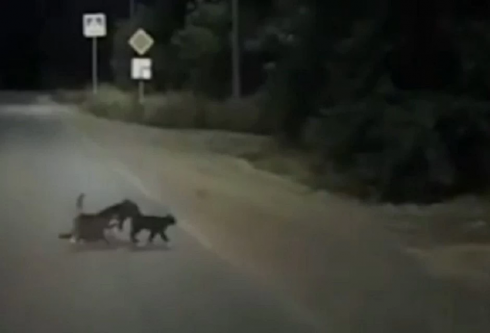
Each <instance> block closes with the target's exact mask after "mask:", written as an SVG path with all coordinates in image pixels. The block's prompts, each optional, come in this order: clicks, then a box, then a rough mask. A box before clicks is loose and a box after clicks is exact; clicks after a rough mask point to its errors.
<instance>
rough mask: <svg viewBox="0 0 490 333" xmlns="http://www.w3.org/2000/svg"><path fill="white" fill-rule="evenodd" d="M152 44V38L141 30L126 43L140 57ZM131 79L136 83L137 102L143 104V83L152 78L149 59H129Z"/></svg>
mask: <svg viewBox="0 0 490 333" xmlns="http://www.w3.org/2000/svg"><path fill="white" fill-rule="evenodd" d="M154 42H155V41H154V40H153V38H152V37H151V36H150V35H149V34H148V33H147V32H146V31H145V30H143V29H138V30H137V31H136V32H135V33H134V34H133V35H132V36H131V38H130V39H129V41H128V43H129V45H130V46H131V48H132V49H133V50H134V51H135V52H136V53H138V54H139V55H140V56H142V55H144V54H145V53H147V52H148V51H149V50H150V49H151V47H152V46H153V44H154ZM131 78H132V79H133V80H137V81H138V102H139V103H140V104H143V103H144V99H145V81H148V80H151V78H152V61H151V58H139V57H137V58H133V59H131Z"/></svg>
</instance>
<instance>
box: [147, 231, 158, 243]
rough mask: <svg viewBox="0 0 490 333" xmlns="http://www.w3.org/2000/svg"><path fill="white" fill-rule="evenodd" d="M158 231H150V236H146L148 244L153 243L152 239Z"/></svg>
mask: <svg viewBox="0 0 490 333" xmlns="http://www.w3.org/2000/svg"><path fill="white" fill-rule="evenodd" d="M157 233H158V231H155V230H152V231H151V232H150V236H148V243H153V239H154V238H155V236H156V235H157Z"/></svg>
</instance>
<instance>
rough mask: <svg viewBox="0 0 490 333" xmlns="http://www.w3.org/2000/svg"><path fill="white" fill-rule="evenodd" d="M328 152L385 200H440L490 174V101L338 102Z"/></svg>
mask: <svg viewBox="0 0 490 333" xmlns="http://www.w3.org/2000/svg"><path fill="white" fill-rule="evenodd" d="M324 124H325V136H326V137H325V142H327V145H326V147H325V148H326V151H327V152H328V156H329V159H330V160H331V161H332V163H333V164H334V166H335V167H336V169H337V170H341V171H342V173H344V174H348V175H349V177H351V178H352V179H354V180H356V181H358V182H360V183H361V184H363V185H364V186H368V187H370V188H372V189H374V193H375V194H376V196H377V197H378V198H379V199H381V200H393V201H398V202H400V201H422V202H430V201H435V200H439V199H441V198H443V197H446V196H448V195H452V194H455V193H460V192H463V191H469V190H483V189H484V188H485V187H486V186H487V185H488V181H489V180H490V178H489V177H490V131H489V129H490V104H488V103H477V102H475V101H473V100H466V99H463V98H460V99H459V98H451V97H446V96H434V95H431V96H428V95H425V96H423V95H420V94H419V95H415V94H397V95H391V96H382V95H380V96H377V97H371V98H369V99H366V100H364V101H363V102H359V103H356V104H353V105H348V106H344V107H342V108H337V109H333V110H332V112H330V114H328V115H327V118H326V119H325V120H324Z"/></svg>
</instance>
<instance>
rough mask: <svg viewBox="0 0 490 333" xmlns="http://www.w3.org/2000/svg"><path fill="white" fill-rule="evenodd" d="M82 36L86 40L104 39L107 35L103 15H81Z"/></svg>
mask: <svg viewBox="0 0 490 333" xmlns="http://www.w3.org/2000/svg"><path fill="white" fill-rule="evenodd" d="M83 35H84V36H85V37H87V38H98V37H105V36H106V35H107V21H106V16H105V14H104V13H94V14H83Z"/></svg>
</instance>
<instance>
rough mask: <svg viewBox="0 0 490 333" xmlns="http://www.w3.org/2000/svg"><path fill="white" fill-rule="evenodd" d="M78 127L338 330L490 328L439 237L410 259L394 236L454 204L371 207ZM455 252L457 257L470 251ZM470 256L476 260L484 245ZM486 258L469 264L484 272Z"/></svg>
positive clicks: (143, 135) (214, 159)
mask: <svg viewBox="0 0 490 333" xmlns="http://www.w3.org/2000/svg"><path fill="white" fill-rule="evenodd" d="M75 124H76V125H77V126H79V128H80V129H82V130H83V131H84V132H85V133H86V134H87V135H89V136H90V137H91V138H92V139H93V140H95V141H96V142H98V143H99V144H100V145H101V146H102V147H104V148H105V150H106V151H107V152H108V153H110V154H111V155H113V156H114V157H115V158H117V159H118V160H120V161H121V162H122V163H124V164H125V165H126V166H127V167H128V168H129V169H130V170H131V172H132V173H133V174H135V175H138V176H139V177H140V178H141V179H142V180H143V181H144V183H145V184H146V185H147V186H148V187H149V188H150V189H151V191H152V193H157V194H158V196H159V198H160V199H161V200H162V202H164V203H165V204H167V205H170V206H171V207H172V208H173V209H174V210H175V212H176V214H177V216H178V217H179V218H181V219H183V220H185V221H188V222H189V223H191V224H193V225H195V226H196V227H197V228H198V229H199V230H201V231H202V232H204V233H205V234H206V235H207V236H208V237H209V238H210V240H211V241H212V243H213V246H214V247H215V250H216V251H218V252H219V253H221V254H222V255H224V256H225V257H226V258H227V259H229V260H230V261H231V262H233V263H234V264H235V265H237V266H239V267H241V268H242V269H243V270H244V271H247V272H251V273H252V274H254V275H255V276H257V277H260V278H262V279H264V280H265V281H267V282H268V283H269V284H270V285H271V286H276V287H277V288H278V289H280V290H281V291H282V292H283V293H284V294H287V295H290V296H291V297H292V298H294V299H295V300H296V301H297V302H298V303H300V304H302V305H304V306H305V307H306V308H308V309H309V310H311V312H313V313H315V314H316V317H317V318H320V319H321V320H323V321H324V323H325V325H327V326H328V327H331V330H329V331H332V332H336V333H338V332H349V333H351V332H369V333H370V332H373V333H374V332H376V333H380V332H407V333H408V332H410V333H413V332H415V331H422V332H444V333H447V332H448V331H451V332H465V333H466V332H469V331H474V332H483V331H488V329H490V322H489V316H488V313H489V312H488V310H490V303H489V298H488V297H487V296H488V295H487V294H486V293H485V291H484V289H482V288H477V289H478V290H479V292H476V291H475V290H470V289H469V288H466V286H465V285H464V284H463V285H459V284H454V283H453V279H446V278H444V277H443V276H442V277H441V275H438V274H434V273H433V272H432V271H431V269H434V268H435V269H436V271H441V272H442V271H444V270H446V271H450V270H449V269H447V268H445V267H446V266H447V264H446V266H444V265H442V264H441V265H442V266H443V268H437V265H438V264H439V263H441V262H443V261H444V260H446V259H444V260H443V259H438V258H439V257H441V255H440V254H437V255H436V254H434V255H432V254H430V253H429V252H427V251H429V250H430V248H428V247H424V246H426V245H427V244H429V243H430V240H431V238H430V237H431V236H430V233H427V235H426V237H427V243H426V244H419V245H420V246H418V247H419V249H420V248H422V249H424V250H423V251H426V252H420V251H422V250H416V251H415V254H414V251H412V252H409V253H403V252H404V251H402V249H401V247H402V245H401V244H403V243H400V242H398V241H399V240H401V239H402V238H401V237H400V238H397V237H394V235H392V234H391V233H390V232H388V231H387V230H386V229H385V226H387V225H390V226H407V228H409V227H410V228H413V229H414V230H415V229H416V230H417V232H420V233H421V232H422V231H421V230H424V228H425V226H426V225H428V221H430V220H431V219H435V218H441V219H443V218H446V217H451V218H454V219H455V218H456V214H454V213H453V214H451V210H450V209H449V207H451V206H447V205H441V206H439V207H436V208H433V209H429V210H427V209H420V208H418V207H405V208H403V207H402V208H399V207H392V206H389V205H386V206H382V207H369V206H366V205H362V204H360V203H356V202H353V201H351V200H346V199H343V198H340V197H338V196H334V195H330V194H328V193H325V192H323V193H321V192H312V191H311V190H310V189H308V188H306V187H305V186H302V185H299V184H296V183H294V182H291V181H289V180H286V179H282V178H280V177H277V176H273V175H270V174H266V173H263V172H260V171H257V170H255V169H254V168H252V167H251V166H250V165H249V164H247V163H245V162H243V161H241V160H238V159H236V158H233V157H230V156H224V155H222V154H216V153H214V152H210V151H206V150H205V149H199V148H195V147H192V145H191V144H182V142H180V141H179V140H177V139H175V138H174V139H170V138H169V137H170V136H172V135H171V134H169V133H166V134H162V135H161V136H160V137H159V136H158V135H157V134H154V135H149V134H147V132H146V130H141V129H140V130H137V129H136V128H135V127H131V129H130V127H126V126H125V125H124V124H111V123H109V122H105V121H98V120H96V119H93V118H90V117H81V118H79V119H78V120H76V121H75ZM138 131H139V133H138ZM159 132H162V131H159ZM128 133H131V134H128ZM179 135H181V134H179ZM148 136H151V139H150V140H149V139H148ZM176 137H179V136H178V135H176ZM180 137H182V136H180ZM201 139H202V137H201ZM197 141H198V142H199V141H200V142H201V143H202V142H203V141H204V140H197ZM184 142H185V140H184ZM187 142H189V141H187ZM453 206H454V207H456V206H457V205H454V204H453ZM472 207H473V206H471V205H469V204H468V203H461V206H458V207H457V208H458V212H460V213H459V215H458V216H457V218H458V219H459V221H461V220H466V219H467V220H473V219H475V218H484V215H485V214H486V212H485V211H484V210H482V211H481V212H476V213H474V212H473V211H471V210H468V209H471V208H472ZM475 207H476V206H475ZM473 208H474V207H473ZM469 211H471V212H472V213H471V214H467V213H468V212H469ZM442 212H446V214H442ZM447 212H449V213H447ZM461 212H465V213H464V214H462V213H461ZM478 214H480V215H482V216H479V215H478ZM414 225H415V227H414ZM421 234H422V233H421ZM403 238H405V237H403ZM420 238H421V237H420V236H419V237H418V239H420ZM417 251H418V252H417ZM464 251H467V250H463V251H462V252H464ZM467 252H468V251H467ZM483 252H485V251H483ZM483 252H482V253H483ZM434 253H436V252H434ZM437 253H439V252H437ZM446 253H448V256H449V257H451V258H454V257H457V256H458V254H457V253H461V248H458V249H453V250H452V251H446ZM468 253H469V254H467V256H468V255H469V256H470V257H472V256H474V255H475V251H474V250H473V252H471V251H469V252H468ZM429 254H430V256H429ZM482 256H483V257H485V256H486V254H482ZM429 257H430V258H435V259H433V261H434V262H435V264H434V263H431V260H432V259H427V258H429ZM463 257H464V258H466V257H465V256H463ZM446 261H447V260H446ZM463 261H464V260H463ZM482 261H484V260H482V259H480V261H479V262H480V263H476V264H474V265H473V266H471V267H473V268H474V267H479V266H481V267H485V265H484V264H482V263H481V262H482ZM459 267H460V268H458V269H463V268H462V267H463V266H461V265H460V266H459ZM473 268H471V269H473ZM480 280H481V279H480ZM480 280H479V281H480ZM448 309H449V310H448Z"/></svg>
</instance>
